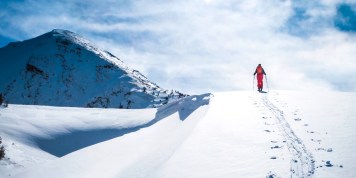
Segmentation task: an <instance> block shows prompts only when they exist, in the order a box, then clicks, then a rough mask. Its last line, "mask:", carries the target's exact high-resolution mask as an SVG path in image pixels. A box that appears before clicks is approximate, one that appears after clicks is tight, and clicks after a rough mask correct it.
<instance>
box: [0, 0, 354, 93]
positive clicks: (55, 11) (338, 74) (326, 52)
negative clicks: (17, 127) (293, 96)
mask: <svg viewBox="0 0 356 178" xmlns="http://www.w3.org/2000/svg"><path fill="white" fill-rule="evenodd" d="M2 3H4V6H1V9H0V10H1V13H0V17H1V18H2V19H4V20H3V21H2V22H0V25H1V26H4V25H5V26H6V28H3V29H2V30H0V35H2V36H5V37H8V38H10V39H17V40H23V39H26V38H30V37H34V36H36V35H40V34H42V33H45V32H47V31H50V30H51V29H53V28H64V29H68V30H71V31H74V32H76V33H79V34H81V35H83V36H85V37H87V38H89V39H90V40H92V41H94V42H95V43H96V44H98V45H99V46H100V47H102V48H104V49H107V50H108V51H111V52H113V53H114V54H116V55H117V56H118V57H120V58H121V59H123V60H124V61H125V62H126V63H128V65H130V66H131V67H133V68H137V69H138V70H140V71H142V73H144V74H146V75H147V76H148V77H149V78H150V79H151V80H153V81H155V82H156V83H158V84H159V85H161V86H162V87H164V88H175V89H179V90H181V91H184V92H192V93H202V92H210V91H224V90H250V89H252V81H253V76H252V74H253V72H254V69H255V67H256V65H257V64H258V63H262V65H263V66H264V68H265V70H266V72H267V77H268V82H269V87H270V88H271V89H331V90H342V91H356V80H355V79H353V78H351V76H354V75H355V74H356V71H355V70H354V69H355V68H356V61H355V60H354V59H355V57H356V52H355V50H354V49H356V36H355V34H354V33H352V30H351V32H350V31H343V30H342V29H340V28H338V26H337V25H336V23H335V18H336V19H337V17H339V16H340V13H341V14H343V11H342V10H341V11H340V4H346V5H347V7H349V11H347V13H346V15H344V16H342V17H343V18H346V17H347V18H351V19H350V20H349V21H346V25H350V24H348V22H350V23H351V24H352V22H354V21H355V19H354V17H355V14H354V12H355V11H353V10H354V9H355V7H356V6H355V4H352V3H351V2H348V1H344V0H343V1H341V0H340V2H338V1H330V0H323V1H320V2H317V3H316V2H309V1H283V0H268V1H264V0H249V1H235V0H227V1H215V0H192V1H163V0H155V1H154V0H146V1H140V0H139V1H113V0H107V1H85V3H83V2H81V1H69V0H68V1H61V2H59V1H58V2H57V1H56V2H54V3H53V2H50V3H49V2H47V1H26V0H25V1H21V2H20V1H19V2H16V1H15V2H14V1H8V2H2ZM350 9H351V10H350ZM346 10H348V9H347V8H346ZM339 19H340V18H339ZM343 22H344V21H343Z"/></svg>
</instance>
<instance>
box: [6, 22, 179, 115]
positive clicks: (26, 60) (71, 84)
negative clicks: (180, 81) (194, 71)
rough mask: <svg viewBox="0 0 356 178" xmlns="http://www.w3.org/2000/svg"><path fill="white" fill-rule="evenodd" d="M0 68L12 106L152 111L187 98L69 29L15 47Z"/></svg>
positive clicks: (8, 47) (23, 42) (12, 47)
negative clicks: (181, 97)
mask: <svg viewBox="0 0 356 178" xmlns="http://www.w3.org/2000/svg"><path fill="white" fill-rule="evenodd" d="M0 67H1V70H0V76H1V78H0V93H3V94H4V95H5V98H6V99H7V101H8V102H9V103H12V104H32V105H50V106H74V107H100V108H102V107H104V108H108V107H109V108H149V107H158V106H161V105H162V104H164V103H167V102H169V100H170V99H174V98H178V97H179V96H182V94H180V93H179V92H173V91H172V92H171V91H167V90H163V89H162V88H160V87H159V86H158V85H156V84H155V83H153V82H151V81H149V80H148V79H147V78H146V77H145V76H144V75H142V74H141V73H140V72H139V71H137V70H133V69H130V68H129V67H127V66H126V65H125V64H124V63H123V62H122V61H121V60H120V59H119V58H117V57H116V56H114V55H113V54H111V53H110V52H107V51H104V50H101V49H99V48H97V47H95V45H93V44H92V43H90V42H89V41H88V40H86V39H84V38H83V37H81V36H79V35H78V34H75V33H73V32H70V31H67V30H59V29H56V30H53V31H51V32H48V33H46V34H43V35H41V36H38V37H36V38H33V39H29V40H25V41H22V42H14V43H9V44H8V45H7V46H5V47H3V48H0Z"/></svg>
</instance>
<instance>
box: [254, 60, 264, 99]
mask: <svg viewBox="0 0 356 178" xmlns="http://www.w3.org/2000/svg"><path fill="white" fill-rule="evenodd" d="M256 74H257V89H258V91H259V92H262V89H263V75H266V72H265V70H264V69H263V68H262V65H261V64H258V66H257V67H256V70H255V73H253V75H254V76H255V75H256Z"/></svg>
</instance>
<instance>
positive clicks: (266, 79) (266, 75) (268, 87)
mask: <svg viewBox="0 0 356 178" xmlns="http://www.w3.org/2000/svg"><path fill="white" fill-rule="evenodd" d="M265 76H266V84H267V90H268V92H269V86H268V80H267V75H265Z"/></svg>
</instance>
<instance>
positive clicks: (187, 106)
mask: <svg viewBox="0 0 356 178" xmlns="http://www.w3.org/2000/svg"><path fill="white" fill-rule="evenodd" d="M355 104H356V94H355V93H341V92H296V91H271V92H269V93H265V94H262V93H253V92H250V91H249V92H248V91H245V92H243V91H238V92H221V93H213V94H212V95H209V94H205V95H198V96H190V97H187V98H184V99H181V100H179V101H176V102H173V103H169V104H167V105H165V106H163V107H161V108H159V109H138V110H118V109H83V108H67V107H63V108H62V107H48V106H46V107H45V106H23V105H9V107H8V108H2V109H1V110H0V114H1V115H0V136H1V137H2V138H3V141H4V145H5V148H6V155H7V159H5V160H3V161H0V177H1V176H2V177H8V176H10V175H11V177H36V178H41V177H43V178H47V177H51V178H55V177H87V178H90V177H108V178H110V177H115V178H117V177H155V178H156V177H158V178H159V177H162V178H166V177H169V178H171V177H172V178H174V177H202V178H203V177H204V178H205V177H212V178H213V177H234V178H235V177H320V178H324V177H346V178H348V177H350V178H351V177H355V175H356V164H355V163H356V154H354V153H353V151H354V148H355V144H356V132H355V129H356V120H355V119H354V118H355V117H354V115H355V114H356V110H355V107H354V105H355ZM98 138H100V139H98ZM73 139H74V140H73ZM75 139H78V140H75ZM51 140H52V141H53V140H57V141H58V142H55V144H54V145H56V147H57V149H54V150H51V149H50V148H48V147H44V146H42V147H41V145H40V144H41V143H42V144H44V145H53V142H51ZM79 140H86V141H85V142H86V144H87V145H85V144H84V145H83V144H81V143H80V141H79ZM90 140H94V143H91V141H90ZM73 145H77V147H76V148H75V149H67V148H68V147H69V148H71V147H73ZM58 148H59V149H58ZM66 149H67V151H65V152H64V153H62V154H60V156H54V155H55V154H56V153H57V152H59V151H60V150H66Z"/></svg>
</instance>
